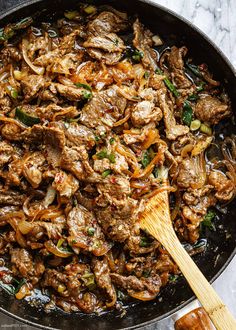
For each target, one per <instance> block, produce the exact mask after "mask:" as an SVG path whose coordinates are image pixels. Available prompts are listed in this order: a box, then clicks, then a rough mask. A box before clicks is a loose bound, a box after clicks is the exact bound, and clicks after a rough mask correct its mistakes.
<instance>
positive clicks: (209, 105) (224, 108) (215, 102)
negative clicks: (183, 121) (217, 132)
mask: <svg viewBox="0 0 236 330" xmlns="http://www.w3.org/2000/svg"><path fill="white" fill-rule="evenodd" d="M194 114H195V116H196V117H197V118H198V119H199V120H200V121H202V122H205V123H208V124H210V125H216V124H218V123H219V122H220V121H221V120H222V119H224V118H226V117H229V116H230V114H231V110H230V108H229V106H228V105H227V104H225V103H223V102H221V101H220V100H219V99H217V98H216V97H213V96H210V95H207V96H203V97H201V98H200V99H199V100H198V101H197V104H196V107H195V110H194Z"/></svg>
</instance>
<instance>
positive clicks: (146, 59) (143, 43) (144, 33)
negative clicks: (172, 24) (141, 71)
mask: <svg viewBox="0 0 236 330" xmlns="http://www.w3.org/2000/svg"><path fill="white" fill-rule="evenodd" d="M133 29H134V40H133V44H134V46H135V47H136V48H137V49H138V50H139V51H140V52H141V56H142V63H143V65H144V67H147V68H150V69H152V70H154V71H155V70H156V68H157V60H156V53H155V51H154V50H153V49H152V46H153V41H152V36H153V34H152V32H151V31H150V30H148V29H146V28H145V27H144V26H143V25H142V24H141V23H140V22H139V20H138V19H137V20H136V21H135V23H134V25H133Z"/></svg>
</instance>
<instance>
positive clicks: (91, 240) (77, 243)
mask: <svg viewBox="0 0 236 330" xmlns="http://www.w3.org/2000/svg"><path fill="white" fill-rule="evenodd" d="M67 224H68V228H69V234H70V236H69V237H68V240H69V241H70V242H71V245H72V246H73V247H78V248H80V249H85V250H86V251H90V252H92V253H93V254H94V255H96V256H100V255H103V254H105V253H107V251H108V250H110V248H111V245H110V244H108V243H107V242H106V240H105V236H104V234H103V232H102V231H101V228H100V226H99V225H98V223H97V221H96V219H95V217H94V215H93V213H92V212H90V211H88V210H86V209H85V208H84V207H83V206H81V205H78V206H77V207H75V208H73V209H72V210H71V211H70V213H69V214H68V218H67Z"/></svg>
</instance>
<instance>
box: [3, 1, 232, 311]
mask: <svg viewBox="0 0 236 330" xmlns="http://www.w3.org/2000/svg"><path fill="white" fill-rule="evenodd" d="M104 8H106V9H105V10H104ZM28 21H32V22H33V18H28V19H27V20H26V21H25V20H23V21H20V22H17V26H20V27H21V28H20V29H21V30H22V34H20V35H19V36H18V35H17V30H15V24H14V25H13V26H12V28H13V30H12V31H14V33H15V37H14V40H12V41H13V42H11V36H10V35H7V34H6V35H5V33H4V34H3V33H2V34H1V38H0V39H1V40H0V70H1V74H0V75H1V76H0V227H1V235H0V254H1V255H2V256H4V259H6V266H7V267H8V268H9V273H10V274H11V276H2V275H1V274H0V275H1V276H0V277H1V278H0V280H1V281H2V282H3V283H5V282H4V281H6V277H8V282H9V278H10V280H11V281H12V282H11V283H10V284H11V285H12V288H13V287H16V285H17V288H16V289H17V291H18V292H17V293H16V298H18V299H20V298H22V299H23V298H24V297H25V296H28V295H30V294H33V293H34V288H35V287H37V288H42V290H45V289H46V290H47V293H48V295H49V297H50V300H51V302H50V304H49V305H50V306H52V305H56V306H57V307H59V308H62V309H63V310H64V311H66V312H78V311H80V312H83V313H94V312H95V313H99V312H101V311H104V310H105V309H112V308H114V309H119V310H122V309H123V307H122V306H123V304H125V301H122V303H121V302H119V301H120V300H122V296H124V297H126V298H125V299H126V300H127V301H129V299H130V297H131V298H132V299H136V300H142V301H147V300H153V299H155V298H156V297H157V296H158V294H159V292H160V290H161V288H162V287H164V286H165V285H167V284H168V282H169V280H171V277H172V275H177V274H179V273H180V271H179V269H178V267H177V265H176V264H175V262H174V261H173V260H172V258H171V257H170V255H169V254H168V253H167V251H166V250H165V249H163V247H162V246H161V244H160V243H159V242H158V241H157V240H155V239H154V238H153V237H151V236H150V235H149V234H148V232H146V231H143V230H142V229H141V228H140V214H141V212H143V211H144V210H145V207H146V204H147V201H148V200H149V198H152V197H153V196H154V195H155V194H159V193H161V192H162V191H163V189H165V187H164V186H163V185H165V184H166V175H168V180H167V181H168V183H167V184H168V187H167V188H168V191H170V195H171V196H170V201H171V203H170V211H171V217H172V220H173V226H174V229H175V231H176V233H177V235H178V236H179V238H180V239H181V240H182V241H184V243H188V245H190V244H195V243H196V242H197V240H198V238H199V233H200V228H204V226H207V227H208V229H209V230H211V228H213V229H214V217H215V212H216V211H215V209H214V208H215V206H216V204H217V203H220V204H223V205H219V206H217V207H216V209H219V208H220V207H222V206H223V207H227V204H228V203H229V202H230V201H231V200H232V199H233V198H234V197H235V194H236V185H235V182H236V173H235V163H236V159H235V156H236V151H235V148H236V147H235V146H236V138H235V136H234V135H232V136H228V137H227V136H226V135H225V132H226V131H227V130H226V129H225V128H224V130H223V131H221V126H222V124H219V123H220V122H221V120H223V119H226V120H227V117H230V116H232V114H231V104H230V100H229V99H228V96H227V94H226V92H225V91H224V87H222V86H220V83H219V82H218V81H215V80H214V77H213V75H211V73H209V72H208V69H207V65H206V64H205V63H201V64H199V65H195V64H194V63H193V61H192V59H191V58H188V49H187V48H186V47H185V46H182V47H180V48H178V47H177V46H172V47H171V48H170V47H166V45H163V46H162V47H161V48H159V45H161V44H162V43H163V42H164V41H165V40H163V41H162V39H161V37H160V38H159V36H158V35H155V34H154V33H153V32H151V31H150V30H149V29H148V28H147V27H146V26H144V25H143V24H142V23H141V22H140V20H139V18H137V17H136V18H135V19H134V18H133V17H128V15H127V14H126V13H122V12H119V11H117V10H116V9H114V8H112V7H110V6H106V7H104V6H101V7H95V6H94V5H86V4H80V5H79V6H78V7H77V9H76V10H75V11H70V12H65V17H64V18H61V19H60V18H59V19H58V20H57V21H56V22H53V21H50V22H47V23H45V22H44V23H43V24H42V25H41V26H40V22H37V27H35V26H34V25H35V22H33V23H32V24H26V22H28ZM27 25H31V26H27ZM7 28H8V29H9V28H11V25H9V26H8V27H7ZM25 28H27V30H26V31H25V32H24V29H25ZM4 31H5V30H4ZM157 32H158V31H157ZM8 37H9V39H8ZM4 38H7V40H3V39H4ZM154 47H155V48H154ZM158 54H159V55H158ZM226 120H225V122H226ZM232 123H233V121H232ZM232 123H231V124H232ZM217 124H219V125H217ZM214 125H217V130H216V129H215V126H214ZM227 125H228V124H227ZM231 126H232V125H231ZM226 127H227V128H228V127H229V126H226ZM218 130H220V132H218ZM224 138H225V139H224ZM163 179H164V180H163ZM219 221H220V220H219ZM201 232H202V235H204V230H202V231H201ZM189 253H190V254H191V253H192V252H191V251H190V252H189ZM1 273H4V272H1ZM6 284H8V285H9V283H6ZM176 287H177V286H176Z"/></svg>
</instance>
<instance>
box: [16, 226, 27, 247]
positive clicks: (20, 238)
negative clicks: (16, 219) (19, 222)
mask: <svg viewBox="0 0 236 330" xmlns="http://www.w3.org/2000/svg"><path fill="white" fill-rule="evenodd" d="M16 241H17V243H18V244H19V245H20V246H21V247H22V248H27V244H26V240H25V238H24V236H23V235H22V234H21V232H20V230H19V229H18V228H17V229H16Z"/></svg>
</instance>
